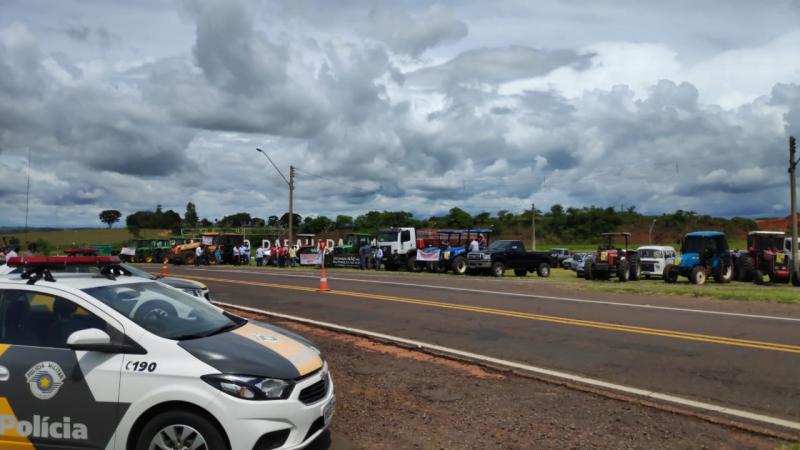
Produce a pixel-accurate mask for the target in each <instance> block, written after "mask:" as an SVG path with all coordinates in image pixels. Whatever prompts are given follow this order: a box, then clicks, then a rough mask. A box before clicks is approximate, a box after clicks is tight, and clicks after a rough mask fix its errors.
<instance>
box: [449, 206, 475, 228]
mask: <svg viewBox="0 0 800 450" xmlns="http://www.w3.org/2000/svg"><path fill="white" fill-rule="evenodd" d="M445 223H446V224H447V226H448V227H453V228H471V227H472V226H473V225H475V219H474V218H473V217H472V215H471V214H470V213H468V212H466V211H464V210H463V209H461V208H452V209H450V212H448V213H447V216H446V217H445Z"/></svg>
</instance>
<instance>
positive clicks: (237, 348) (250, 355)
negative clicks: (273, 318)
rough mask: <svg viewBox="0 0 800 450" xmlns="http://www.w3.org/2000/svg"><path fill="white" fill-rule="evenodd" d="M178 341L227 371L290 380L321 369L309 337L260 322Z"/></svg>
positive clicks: (194, 353) (190, 351) (196, 355)
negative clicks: (307, 338) (212, 334)
mask: <svg viewBox="0 0 800 450" xmlns="http://www.w3.org/2000/svg"><path fill="white" fill-rule="evenodd" d="M178 345H180V347H182V348H183V349H184V350H186V351H187V352H189V353H190V354H192V355H193V356H194V357H196V358H197V359H199V360H201V361H203V362H204V363H206V364H208V365H210V366H211V367H214V368H215V369H217V370H219V371H220V373H226V374H237V375H251V376H257V377H269V378H279V379H282V380H293V379H297V378H301V377H304V376H306V375H309V374H311V373H313V372H315V371H317V370H319V369H321V368H322V364H323V362H322V357H321V356H320V354H319V353H318V351H317V350H316V349H315V348H314V347H313V346H312V345H311V343H310V342H309V341H308V340H306V339H304V338H302V337H300V336H298V335H296V334H294V333H292V332H290V331H287V330H284V329H282V328H280V327H276V326H273V325H269V324H265V323H262V322H248V323H247V324H245V325H243V326H241V327H239V328H237V329H235V330H233V331H229V332H226V333H220V334H216V335H214V336H209V337H205V338H200V339H191V340H186V341H181V342H180V343H179V344H178Z"/></svg>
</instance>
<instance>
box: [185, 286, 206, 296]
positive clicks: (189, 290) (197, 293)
mask: <svg viewBox="0 0 800 450" xmlns="http://www.w3.org/2000/svg"><path fill="white" fill-rule="evenodd" d="M181 290H182V291H183V292H186V293H187V294H189V295H191V296H192V297H202V296H203V290H202V289H193V288H185V289H181Z"/></svg>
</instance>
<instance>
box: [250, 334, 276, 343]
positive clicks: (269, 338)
mask: <svg viewBox="0 0 800 450" xmlns="http://www.w3.org/2000/svg"><path fill="white" fill-rule="evenodd" d="M255 336H256V339H258V340H259V341H263V342H278V338H276V337H275V336H270V335H268V334H257V335H255Z"/></svg>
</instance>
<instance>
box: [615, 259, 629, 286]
mask: <svg viewBox="0 0 800 450" xmlns="http://www.w3.org/2000/svg"><path fill="white" fill-rule="evenodd" d="M630 276H631V273H630V266H629V265H628V262H627V261H621V262H620V263H619V266H617V278H619V282H620V283H626V282H627V281H628V280H629V279H630Z"/></svg>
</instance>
